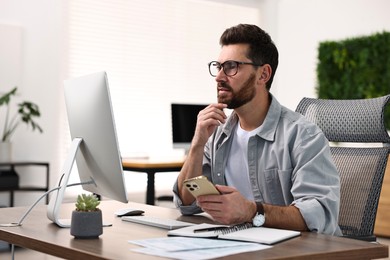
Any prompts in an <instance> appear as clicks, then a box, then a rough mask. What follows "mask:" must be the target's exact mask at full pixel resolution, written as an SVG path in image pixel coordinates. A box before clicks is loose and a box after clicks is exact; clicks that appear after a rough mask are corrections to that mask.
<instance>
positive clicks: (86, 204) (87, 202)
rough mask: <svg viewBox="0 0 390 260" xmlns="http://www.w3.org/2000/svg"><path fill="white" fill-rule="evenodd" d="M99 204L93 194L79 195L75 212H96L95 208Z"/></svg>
mask: <svg viewBox="0 0 390 260" xmlns="http://www.w3.org/2000/svg"><path fill="white" fill-rule="evenodd" d="M99 204H100V201H99V199H98V197H97V196H96V195H95V194H88V195H87V194H84V193H83V194H81V195H78V196H77V201H76V204H75V205H76V210H77V211H87V212H88V211H97V210H99V209H98V208H97V206H98V205H99Z"/></svg>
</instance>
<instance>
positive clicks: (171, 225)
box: [122, 216, 195, 230]
mask: <svg viewBox="0 0 390 260" xmlns="http://www.w3.org/2000/svg"><path fill="white" fill-rule="evenodd" d="M122 220H123V221H128V222H133V223H138V224H144V225H148V226H153V227H159V228H164V229H170V230H171V229H177V228H182V227H188V226H192V225H195V224H193V223H189V222H184V221H179V220H175V219H164V218H158V217H152V216H126V217H122Z"/></svg>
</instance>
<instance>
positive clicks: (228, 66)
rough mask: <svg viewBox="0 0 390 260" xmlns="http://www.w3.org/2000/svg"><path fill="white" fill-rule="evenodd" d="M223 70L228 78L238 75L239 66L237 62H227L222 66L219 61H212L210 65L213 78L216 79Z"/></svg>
mask: <svg viewBox="0 0 390 260" xmlns="http://www.w3.org/2000/svg"><path fill="white" fill-rule="evenodd" d="M221 68H222V69H223V72H224V73H225V74H226V75H227V76H234V75H236V74H237V71H238V64H237V62H235V61H226V62H224V63H222V64H221V63H219V62H217V61H212V62H210V64H209V70H210V74H211V76H214V77H216V76H217V74H218V72H219V71H220V70H221Z"/></svg>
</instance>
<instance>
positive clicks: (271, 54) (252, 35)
mask: <svg viewBox="0 0 390 260" xmlns="http://www.w3.org/2000/svg"><path fill="white" fill-rule="evenodd" d="M219 43H220V45H221V46H224V45H230V44H241V43H243V44H249V51H248V53H247V54H246V56H247V58H248V59H250V60H252V62H253V63H255V64H269V65H270V66H271V68H272V73H271V77H270V79H269V81H268V82H267V84H266V87H267V89H268V90H270V88H271V84H272V81H273V79H274V75H275V72H276V68H277V67H278V57H279V54H278V49H277V48H276V46H275V44H274V43H273V41H272V39H271V37H270V36H269V35H268V33H266V32H265V31H264V30H262V29H261V28H259V27H258V26H256V25H251V24H239V25H237V26H233V27H231V28H228V29H226V30H225V31H224V33H223V34H222V35H221V38H220V40H219Z"/></svg>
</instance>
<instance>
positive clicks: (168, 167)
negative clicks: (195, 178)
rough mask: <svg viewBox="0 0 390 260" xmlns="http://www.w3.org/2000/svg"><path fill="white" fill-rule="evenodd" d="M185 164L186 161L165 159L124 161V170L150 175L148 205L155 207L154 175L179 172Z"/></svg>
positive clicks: (125, 159) (147, 193)
mask: <svg viewBox="0 0 390 260" xmlns="http://www.w3.org/2000/svg"><path fill="white" fill-rule="evenodd" d="M183 163H184V159H182V160H172V161H169V160H163V159H130V158H123V159H122V166H123V170H125V171H133V172H145V173H146V174H147V175H148V183H147V187H146V204H149V205H154V200H155V193H156V192H155V188H154V175H155V174H156V173H157V172H179V171H180V170H181V167H182V166H183ZM172 186H173V185H172Z"/></svg>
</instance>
